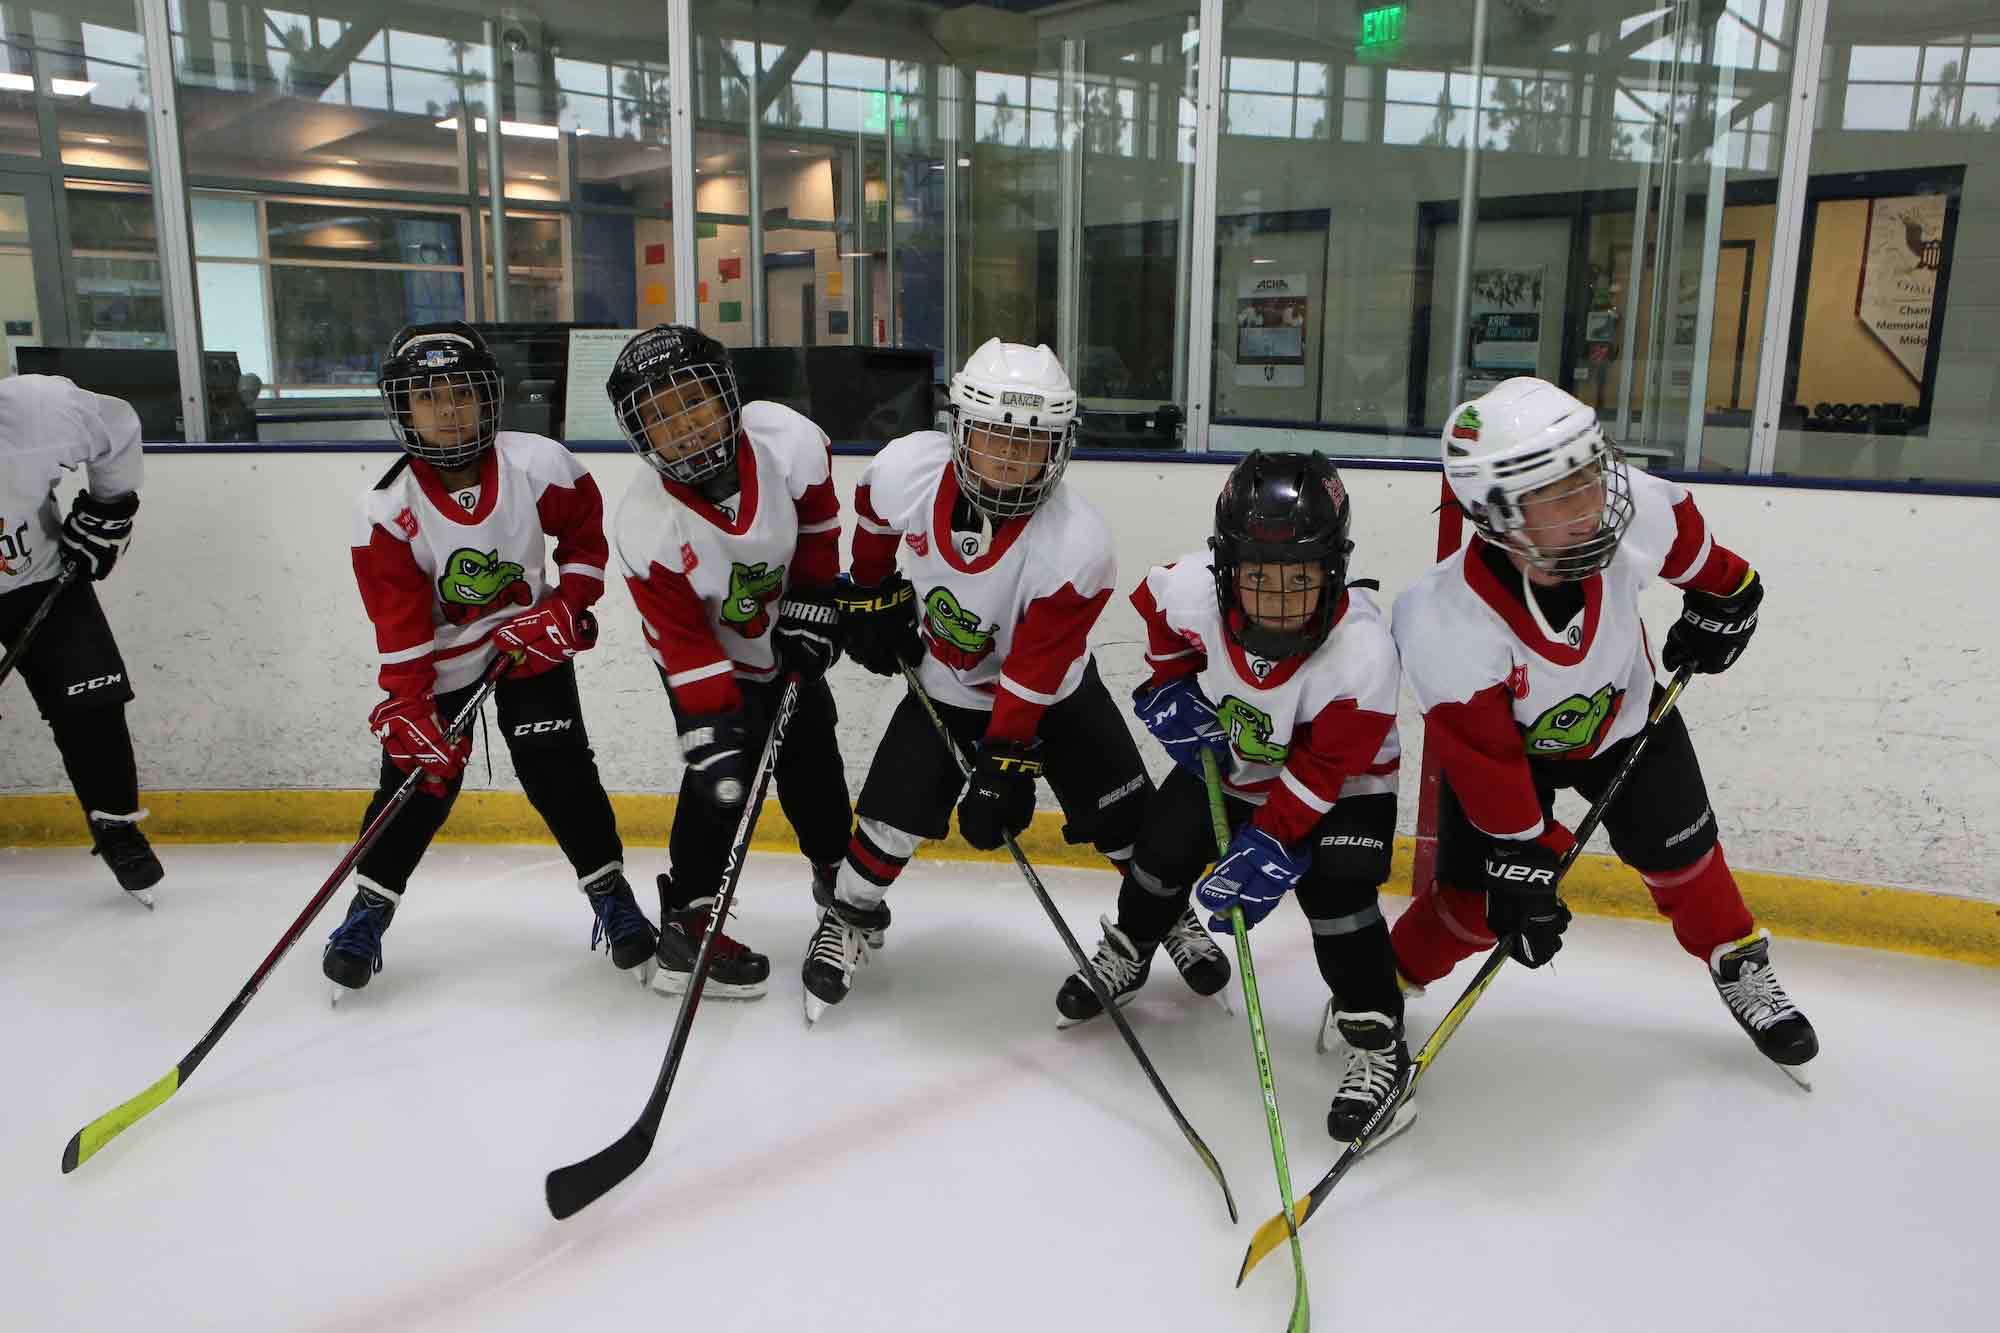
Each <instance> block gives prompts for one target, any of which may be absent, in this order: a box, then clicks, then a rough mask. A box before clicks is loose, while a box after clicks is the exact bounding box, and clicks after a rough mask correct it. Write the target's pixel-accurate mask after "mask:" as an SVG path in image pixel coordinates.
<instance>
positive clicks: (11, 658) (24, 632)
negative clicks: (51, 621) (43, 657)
mask: <svg viewBox="0 0 2000 1333" xmlns="http://www.w3.org/2000/svg"><path fill="white" fill-rule="evenodd" d="M82 573H83V566H82V565H80V564H78V563H77V562H76V561H74V560H64V561H63V562H62V570H61V572H59V573H58V574H57V575H56V578H55V586H54V587H53V588H50V589H49V590H48V592H47V593H46V594H45V595H44V596H43V597H42V600H41V602H40V604H39V605H37V606H36V607H35V613H34V614H33V615H31V616H29V617H28V623H27V624H26V625H24V626H22V627H21V633H20V636H19V637H18V638H16V639H15V640H14V642H13V644H12V646H10V647H9V648H8V649H7V655H6V656H5V657H0V685H4V684H6V683H7V677H9V676H11V675H13V674H14V668H15V667H16V666H18V665H19V664H20V661H21V659H22V658H24V657H26V656H27V655H28V645H29V644H30V643H33V642H34V639H35V631H36V630H38V629H40V628H41V627H42V622H43V621H44V620H47V619H48V618H49V612H51V611H53V610H55V609H56V599H57V598H58V597H61V596H62V595H63V589H64V588H67V587H69V585H70V584H72V583H74V582H76V581H77V578H78V577H79V576H80V575H81V574H82Z"/></svg>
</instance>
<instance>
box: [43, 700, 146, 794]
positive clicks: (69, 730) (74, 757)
mask: <svg viewBox="0 0 2000 1333" xmlns="http://www.w3.org/2000/svg"><path fill="white" fill-rule="evenodd" d="M49 730H50V731H51V732H53V733H54V734H55V741H56V749H57V750H58V751H59V752H60V753H61V754H62V761H63V768H64V770H65V771H67V772H68V773H69V782H70V786H71V787H72V788H73V789H74V790H75V791H76V799H77V800H78V801H79V802H81V803H82V805H83V808H84V809H85V810H86V811H92V810H95V811H97V812H99V813H101V814H107V815H129V814H131V813H133V812H134V811H136V810H137V809H138V808H139V770H138V764H137V762H136V761H135V760H134V759H133V757H132V733H131V731H130V730H129V729H127V727H126V725H125V705H124V704H118V705H116V706H114V707H111V708H93V709H91V710H90V711H89V712H86V713H59V714H57V715H56V716H54V717H52V718H50V719H49Z"/></svg>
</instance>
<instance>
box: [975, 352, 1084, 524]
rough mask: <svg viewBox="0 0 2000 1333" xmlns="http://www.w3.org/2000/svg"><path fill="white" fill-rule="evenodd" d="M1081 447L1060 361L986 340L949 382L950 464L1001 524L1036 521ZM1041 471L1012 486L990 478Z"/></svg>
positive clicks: (978, 503)
mask: <svg viewBox="0 0 2000 1333" xmlns="http://www.w3.org/2000/svg"><path fill="white" fill-rule="evenodd" d="M1075 444H1076V390H1075V389H1073V388H1071V387H1070V382H1069V375H1068V374H1067V373H1066V372H1065V371H1064V370H1063V368H1062V362H1060V361H1058V360H1056V354H1055V353H1054V352H1051V351H1050V350H1049V349H1048V348H1047V347H1045V346H1037V347H1028V346H1025V345H1023V344H1021V343H1005V342H1001V341H1000V340H999V339H998V338H988V339H987V340H986V342H985V343H984V344H983V345H982V346H981V347H980V348H979V350H978V351H976V352H974V353H973V354H972V355H971V357H970V358H968V359H967V361H966V363H965V368H964V369H963V370H961V371H959V372H958V373H957V374H956V375H953V376H952V377H951V460H952V468H953V470H954V471H955V472H956V473H957V475H958V487H959V490H961V491H963V492H964V494H965V497H966V498H967V499H968V500H970V501H971V502H972V504H973V506H974V507H975V508H977V509H978V510H979V511H980V512H981V513H983V514H985V515H986V516H987V517H988V518H990V519H992V520H994V521H995V522H998V521H1000V520H1001V519H1007V518H1017V517H1019V516H1020V515H1023V514H1032V513H1034V512H1035V509H1036V507H1037V506H1039V505H1040V504H1041V503H1042V500H1043V499H1044V498H1045V497H1046V496H1047V495H1048V493H1049V492H1050V491H1052V490H1054V489H1055V486H1056V483H1057V482H1059V481H1061V480H1062V474H1063V469H1064V468H1066V467H1068V466H1069V456H1070V451H1071V449H1073V448H1074V447H1075ZM1036 462H1039V464H1040V469H1039V471H1037V472H1034V473H1030V474H1028V475H1026V476H1025V477H1023V478H1022V479H1021V480H1019V481H1016V482H1014V483H1012V484H999V483H996V482H994V481H991V480H988V478H989V477H1005V476H1007V475H1009V474H1010V473H1018V472H1022V471H1023V470H1024V469H1023V467H1022V465H1023V464H1024V463H1036Z"/></svg>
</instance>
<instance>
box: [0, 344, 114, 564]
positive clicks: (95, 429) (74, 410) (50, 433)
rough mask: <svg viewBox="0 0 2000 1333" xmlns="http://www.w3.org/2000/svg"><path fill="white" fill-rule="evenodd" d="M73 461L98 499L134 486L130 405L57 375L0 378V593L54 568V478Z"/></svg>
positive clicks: (57, 560) (57, 518)
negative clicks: (81, 469)
mask: <svg viewBox="0 0 2000 1333" xmlns="http://www.w3.org/2000/svg"><path fill="white" fill-rule="evenodd" d="M79 467H81V468H83V469H84V471H85V473H86V475H87V477H88V479H89V486H90V493H91V494H92V495H94V496H96V497H97V498H98V499H100V500H118V499H122V498H124V497H125V496H128V495H135V494H137V493H138V490H139V485H140V483H141V482H142V481H144V480H145V476H146V461H145V457H144V456H143V455H142V454H141V453H140V451H139V415H138V413H136V412H134V411H133V410H132V407H131V404H129V403H127V402H125V401H124V400H123V399H119V398H111V397H107V396H106V395H104V394H101V393H92V392H91V391H90V390H88V389H79V388H77V387H76V385H74V384H71V383H70V382H69V381H68V380H66V379H64V378H63V377H62V376H60V375H10V376H8V377H6V378H5V379H0V593H5V592H12V591H13V590H14V589H16V588H25V587H27V586H28V585H29V584H30V583H40V582H42V581H43V580H44V579H52V578H54V577H55V576H56V574H57V573H58V572H59V571H60V570H61V568H62V548H61V544H60V542H59V541H58V540H57V536H56V534H57V533H58V532H59V531H61V529H62V514H61V513H60V512H59V511H58V509H57V507H56V499H55V490H56V484H57V483H58V482H59V481H61V480H62V477H63V474H64V473H65V472H73V471H75V470H76V469H77V468H79Z"/></svg>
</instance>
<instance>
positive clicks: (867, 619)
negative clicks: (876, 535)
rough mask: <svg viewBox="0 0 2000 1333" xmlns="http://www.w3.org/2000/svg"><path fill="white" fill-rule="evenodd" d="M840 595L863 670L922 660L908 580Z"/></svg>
mask: <svg viewBox="0 0 2000 1333" xmlns="http://www.w3.org/2000/svg"><path fill="white" fill-rule="evenodd" d="M838 597H839V604H840V620H841V626H842V628H843V629H844V631H845V633H846V639H847V655H848V656H849V657H851V658H853V659H854V660H855V662H856V663H857V664H858V665H859V666H860V667H861V668H862V670H864V671H872V672H874V673H875V674H876V675H878V676H893V675H895V674H896V673H897V672H899V671H901V670H902V669H903V668H904V667H905V666H915V665H916V664H917V663H919V662H921V661H923V658H924V645H923V641H922V640H920V639H918V638H917V592H916V589H915V588H912V587H911V586H910V581H909V580H908V579H906V578H904V577H903V576H902V575H901V574H892V575H890V576H889V577H888V578H886V579H884V580H883V581H882V582H880V583H877V584H874V585H873V586H870V587H863V586H860V585H858V584H847V585H844V586H843V587H842V588H841V590H840V592H839V594H838ZM995 845H996V846H997V845H998V844H997V843H996V844H995Z"/></svg>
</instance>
